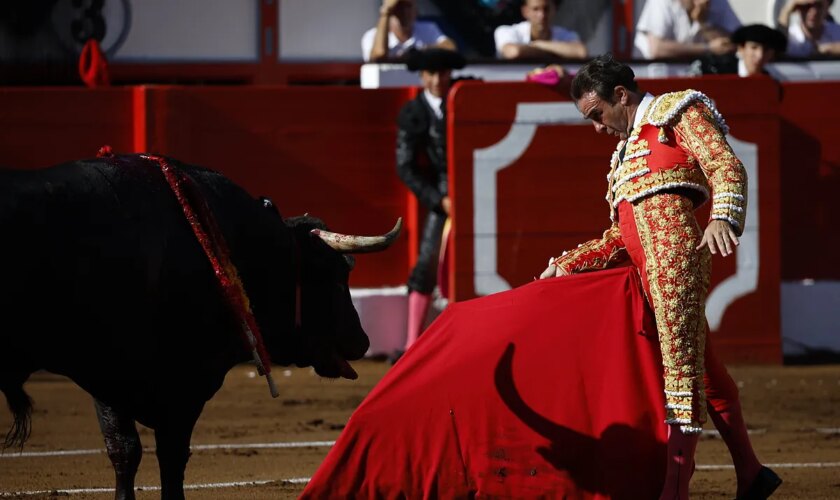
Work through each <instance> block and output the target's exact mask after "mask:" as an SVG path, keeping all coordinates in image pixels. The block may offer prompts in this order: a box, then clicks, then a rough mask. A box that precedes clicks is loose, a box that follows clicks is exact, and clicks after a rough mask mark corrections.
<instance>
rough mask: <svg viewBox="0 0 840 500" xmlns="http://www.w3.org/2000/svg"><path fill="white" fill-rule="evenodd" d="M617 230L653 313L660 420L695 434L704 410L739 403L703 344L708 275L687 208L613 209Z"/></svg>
mask: <svg viewBox="0 0 840 500" xmlns="http://www.w3.org/2000/svg"><path fill="white" fill-rule="evenodd" d="M618 216H619V220H618V222H619V229H620V231H621V237H622V240H623V242H624V246H625V248H626V250H627V253H628V254H629V256H630V259H631V261H632V262H633V264H634V265H635V266H636V267H637V268H638V269H639V271H640V272H639V274H640V275H641V278H642V283H643V285H644V290H645V293H646V296H647V299H648V303H649V304H650V305H651V308H652V309H653V311H654V316H655V318H656V328H657V332H658V334H659V341H660V346H661V350H662V364H663V368H664V377H665V408H666V411H665V415H666V422H667V423H669V424H679V425H680V427H681V429H682V430H683V432H688V433H694V432H699V431H700V428H701V426H702V423H703V422H704V421H705V420H706V418H705V417H706V402H707V400H708V404H709V406H710V410H711V411H715V412H717V413H721V412H725V411H727V410H728V409H729V407H730V405H734V404H737V402H738V389H737V387H736V386H735V383H734V382H733V381H732V377H730V376H729V373H728V372H727V371H726V368H725V367H724V366H723V365H722V364H721V363H720V361H718V359H717V358H716V357H715V355H714V352H713V350H712V348H711V345H710V344H709V338H708V335H707V332H708V326H707V324H706V316H705V313H706V308H705V302H706V296H707V295H708V289H709V278H710V274H711V254H710V252H709V250H708V248H706V247H703V248H701V249H700V250H697V249H696V247H697V245H698V244H699V243H700V240H701V239H702V236H703V232H702V230H701V229H700V226H699V224H698V223H697V219H696V218H695V216H694V208H693V205H692V202H691V201H690V200H689V199H688V198H686V197H684V196H680V195H677V194H671V193H662V194H655V195H652V196H649V197H646V198H644V199H642V200H639V201H636V202H635V203H630V202H627V201H622V202H621V203H620V204H619V206H618Z"/></svg>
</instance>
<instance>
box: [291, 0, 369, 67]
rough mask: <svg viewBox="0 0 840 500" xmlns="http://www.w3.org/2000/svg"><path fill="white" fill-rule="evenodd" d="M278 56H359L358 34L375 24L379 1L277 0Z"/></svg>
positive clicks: (356, 59) (336, 58) (306, 58)
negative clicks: (278, 9)
mask: <svg viewBox="0 0 840 500" xmlns="http://www.w3.org/2000/svg"><path fill="white" fill-rule="evenodd" d="M279 1H280V14H279V15H280V22H279V26H280V33H279V43H280V54H279V55H280V59H283V60H296V59H297V60H317V59H328V60H352V61H360V60H361V59H362V35H363V34H364V32H365V31H367V30H368V29H370V28H373V27H374V25H375V24H376V20H377V16H378V12H379V6H380V5H381V2H380V1H379V0H279Z"/></svg>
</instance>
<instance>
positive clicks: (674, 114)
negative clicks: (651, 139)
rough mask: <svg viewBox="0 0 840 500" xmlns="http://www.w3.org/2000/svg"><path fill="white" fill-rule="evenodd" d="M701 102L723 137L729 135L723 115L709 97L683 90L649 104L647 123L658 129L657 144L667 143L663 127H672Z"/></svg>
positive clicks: (693, 91) (665, 95)
mask: <svg viewBox="0 0 840 500" xmlns="http://www.w3.org/2000/svg"><path fill="white" fill-rule="evenodd" d="M696 102H702V103H703V104H705V105H706V107H708V108H709V111H711V113H712V115H713V116H714V117H715V121H717V124H718V126H719V127H720V129H721V131H723V133H724V135H725V134H728V133H729V126H727V125H726V120H724V119H723V115H721V114H720V111H718V110H717V107H715V104H714V103H713V102H712V100H711V99H709V96H707V95H706V94H704V93H702V92H700V91H698V90H691V89H689V90H683V91H681V92H669V93H667V94H662V95H661V96H659V97H657V98H656V99H654V100H653V102H652V103H651V104H650V111H649V112H648V123H650V124H651V125H653V126H655V127H659V136H658V137H659V142H661V143H663V144H664V143H666V142H668V136H667V135H666V134H665V127H668V126H673V125H675V124H676V123H677V121H679V118H680V116H681V115H682V113H683V112H684V111H685V110H686V109H687V108H688V107H689V106H691V105H692V104H694V103H696Z"/></svg>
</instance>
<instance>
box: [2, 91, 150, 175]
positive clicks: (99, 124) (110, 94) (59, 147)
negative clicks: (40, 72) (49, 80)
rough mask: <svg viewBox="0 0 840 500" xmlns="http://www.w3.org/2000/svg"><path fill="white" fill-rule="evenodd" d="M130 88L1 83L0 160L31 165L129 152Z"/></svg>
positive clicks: (131, 143)
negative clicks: (104, 151)
mask: <svg viewBox="0 0 840 500" xmlns="http://www.w3.org/2000/svg"><path fill="white" fill-rule="evenodd" d="M132 95H133V94H132V89H130V88H112V89H101V90H95V91H92V90H88V89H82V88H78V89H76V88H0V131H2V132H0V162H1V163H2V165H3V166H4V167H14V168H35V167H44V166H47V165H54V164H57V163H62V162H65V161H69V160H74V159H77V158H90V157H92V156H94V155H95V154H96V152H97V151H98V150H99V147H100V146H102V145H103V144H110V145H111V146H113V147H114V150H115V151H132V146H133V124H132V117H133V107H132Z"/></svg>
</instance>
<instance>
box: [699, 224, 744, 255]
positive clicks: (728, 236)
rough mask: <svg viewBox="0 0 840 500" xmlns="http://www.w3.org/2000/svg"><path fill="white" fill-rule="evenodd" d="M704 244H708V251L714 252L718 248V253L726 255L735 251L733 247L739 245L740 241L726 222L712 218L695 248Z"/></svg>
mask: <svg viewBox="0 0 840 500" xmlns="http://www.w3.org/2000/svg"><path fill="white" fill-rule="evenodd" d="M705 245H708V246H709V251H710V252H712V254H716V253H717V250H720V254H721V255H722V256H724V257H726V256H727V255H730V254H732V253H735V247H737V246H738V245H740V242H739V241H738V236H737V235H736V234H735V231H734V230H733V229H732V226H731V225H729V223H728V222H726V221H722V220H713V221H712V222H710V223H709V225H708V226H707V227H706V231H705V232H704V233H703V239H702V240H700V244H699V245H697V250H700V249H701V248H703V246H705ZM716 249H717V250H716Z"/></svg>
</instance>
